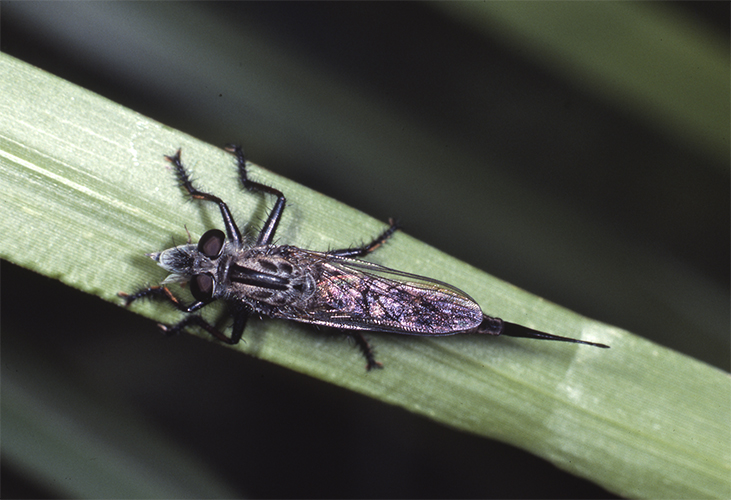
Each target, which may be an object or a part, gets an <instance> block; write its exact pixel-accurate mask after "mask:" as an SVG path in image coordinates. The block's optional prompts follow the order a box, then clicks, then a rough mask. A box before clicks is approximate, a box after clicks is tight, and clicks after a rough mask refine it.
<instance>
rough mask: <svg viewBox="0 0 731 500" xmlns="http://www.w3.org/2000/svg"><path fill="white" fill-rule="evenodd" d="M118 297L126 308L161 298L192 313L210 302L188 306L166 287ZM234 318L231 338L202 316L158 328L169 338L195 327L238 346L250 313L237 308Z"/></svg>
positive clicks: (189, 317)
mask: <svg viewBox="0 0 731 500" xmlns="http://www.w3.org/2000/svg"><path fill="white" fill-rule="evenodd" d="M117 295H119V296H120V297H122V298H123V299H124V302H125V304H124V305H125V306H129V305H130V304H131V303H132V302H134V301H136V300H138V299H142V298H148V297H149V298H154V297H160V298H162V299H164V300H167V301H168V302H170V303H172V304H173V305H174V306H175V308H176V309H178V310H179V311H182V312H186V313H190V312H195V311H197V310H198V309H200V308H201V307H203V306H205V305H207V304H209V303H210V302H203V301H196V302H193V303H192V304H191V305H189V306H186V305H185V304H183V303H182V302H181V301H180V299H178V298H177V297H176V296H175V294H173V292H171V291H170V289H169V288H168V287H166V286H151V287H149V288H145V289H144V290H140V291H139V292H136V293H133V294H127V293H124V292H119V293H118V294H117ZM233 316H234V325H233V330H232V331H231V336H230V337H229V336H227V335H226V334H224V333H223V332H221V331H220V330H219V329H217V328H216V327H215V326H213V325H211V324H210V323H208V322H207V321H206V320H205V319H203V318H202V317H201V316H198V315H193V316H188V317H187V318H185V319H183V320H181V321H180V322H178V323H176V324H175V325H165V324H162V323H158V325H157V326H158V328H160V330H161V331H162V332H163V333H164V334H165V335H167V336H172V335H178V334H179V333H182V332H183V331H185V328H186V327H187V326H189V325H194V326H198V327H200V328H202V329H203V330H205V331H207V332H208V333H209V334H211V336H212V337H214V338H215V339H217V340H219V341H221V342H224V343H226V344H230V345H233V344H238V342H239V340H241V336H242V335H243V333H244V328H245V327H246V321H247V320H248V319H249V311H248V310H247V309H245V308H243V307H240V308H236V310H234V311H233Z"/></svg>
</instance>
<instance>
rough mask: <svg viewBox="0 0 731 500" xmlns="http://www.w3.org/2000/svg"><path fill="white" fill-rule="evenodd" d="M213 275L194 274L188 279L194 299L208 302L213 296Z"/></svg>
mask: <svg viewBox="0 0 731 500" xmlns="http://www.w3.org/2000/svg"><path fill="white" fill-rule="evenodd" d="M213 287H214V282H213V276H211V275H210V274H196V275H195V276H193V278H192V279H191V280H190V293H192V294H193V297H195V300H200V301H201V302H208V301H210V300H211V299H212V298H213Z"/></svg>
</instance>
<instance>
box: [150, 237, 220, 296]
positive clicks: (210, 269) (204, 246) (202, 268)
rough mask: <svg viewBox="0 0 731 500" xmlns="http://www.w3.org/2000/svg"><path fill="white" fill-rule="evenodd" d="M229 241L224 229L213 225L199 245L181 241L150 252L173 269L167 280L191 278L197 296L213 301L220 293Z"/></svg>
mask: <svg viewBox="0 0 731 500" xmlns="http://www.w3.org/2000/svg"><path fill="white" fill-rule="evenodd" d="M225 245H226V235H225V234H224V232H223V231H221V230H219V229H211V230H209V231H206V232H205V233H204V234H203V236H201V239H200V241H198V244H197V245H193V244H187V245H179V246H177V247H173V248H168V249H167V250H163V251H162V252H155V253H151V254H148V255H149V257H150V258H152V259H153V260H154V261H155V262H157V264H158V265H159V266H160V267H162V268H163V269H165V270H166V271H168V272H169V273H170V275H169V276H168V277H167V278H165V280H164V281H163V283H185V282H190V292H191V293H192V294H193V297H194V298H195V299H196V300H198V301H201V302H210V301H211V300H212V299H214V298H215V297H216V296H217V292H218V290H216V282H217V280H216V276H217V275H218V268H219V262H218V261H219V257H221V254H222V253H223V251H224V247H225Z"/></svg>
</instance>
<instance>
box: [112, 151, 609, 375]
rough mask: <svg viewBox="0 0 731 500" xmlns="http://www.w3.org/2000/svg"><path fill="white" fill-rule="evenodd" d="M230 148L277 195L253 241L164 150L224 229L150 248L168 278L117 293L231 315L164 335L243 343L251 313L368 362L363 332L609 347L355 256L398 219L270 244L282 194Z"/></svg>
mask: <svg viewBox="0 0 731 500" xmlns="http://www.w3.org/2000/svg"><path fill="white" fill-rule="evenodd" d="M226 150H227V151H229V152H231V153H233V155H234V156H235V157H236V160H237V163H238V168H239V178H240V180H241V183H242V184H243V187H244V188H245V189H248V190H250V191H258V192H262V193H268V194H272V195H274V196H276V198H277V201H276V202H275V204H274V207H273V208H272V210H271V212H270V213H269V217H268V218H267V220H266V223H265V224H264V226H263V227H262V229H261V231H260V232H259V235H258V237H257V238H256V241H255V242H254V243H252V242H251V241H247V240H246V239H244V238H243V237H242V236H241V232H240V231H239V228H238V227H237V226H236V222H235V221H234V218H233V216H232V215H231V211H230V210H229V208H228V206H227V205H226V203H224V202H223V201H222V200H221V199H220V198H218V197H217V196H214V195H212V194H209V193H204V192H202V191H199V190H198V189H196V188H195V187H194V186H193V183H192V182H191V180H190V176H189V175H188V172H187V171H186V169H185V167H184V166H183V164H182V162H181V160H180V150H178V151H177V152H176V153H175V154H174V155H173V156H166V157H165V158H166V159H167V160H168V161H169V162H170V163H171V164H172V165H173V167H174V170H175V174H176V175H177V177H178V180H179V181H180V185H181V186H182V187H183V189H185V191H186V192H187V194H188V195H189V196H190V197H192V198H194V199H197V200H204V201H209V202H213V203H216V204H217V205H218V207H219V208H220V210H221V216H222V218H223V224H224V227H225V229H226V232H225V233H224V232H223V231H221V230H220V229H211V230H209V231H207V232H206V233H204V234H203V236H202V237H201V239H200V240H199V241H198V243H197V244H191V243H190V242H188V244H185V245H180V246H176V247H173V248H169V249H167V250H163V251H162V252H156V253H152V254H149V256H150V257H151V258H152V259H153V260H155V261H156V262H157V263H158V264H159V265H160V266H161V267H162V268H163V269H165V270H166V271H168V272H169V273H170V275H169V276H168V277H167V278H166V279H165V280H164V281H163V284H162V285H161V286H152V287H149V288H146V289H144V290H140V291H138V292H136V293H133V294H125V293H120V294H119V295H120V296H121V297H123V298H124V299H125V303H126V305H129V304H131V303H132V302H134V301H136V300H138V299H141V298H143V297H160V298H163V299H165V300H168V301H169V302H171V303H172V304H173V305H174V306H175V307H177V308H178V309H179V310H181V311H183V312H186V313H193V312H195V311H198V310H199V309H201V308H202V307H204V306H206V305H208V304H210V303H211V302H213V301H215V300H222V301H224V302H226V303H227V305H228V307H229V310H230V312H231V314H232V316H233V327H232V330H231V334H230V335H225V334H224V333H223V332H221V331H220V330H219V329H217V328H216V327H215V326H213V325H211V324H210V323H208V322H207V321H206V320H205V319H203V318H202V317H201V316H199V315H195V314H192V315H189V316H187V317H186V318H185V319H183V320H182V321H180V322H179V323H177V324H175V325H162V324H161V325H158V326H159V327H160V329H161V330H162V331H163V332H164V333H165V334H167V335H175V334H178V333H180V332H182V331H184V330H185V329H186V328H187V327H189V326H198V327H200V328H202V329H203V330H205V331H207V332H208V333H210V334H211V335H212V336H213V337H215V338H216V339H218V340H220V341H221V342H225V343H227V344H236V343H238V342H239V340H240V339H241V336H242V334H243V332H244V328H245V326H246V321H247V319H248V318H249V316H250V315H251V314H252V313H254V314H257V315H259V316H268V317H271V318H283V319H289V320H293V321H299V322H301V323H310V324H313V325H320V326H325V327H333V328H337V329H339V330H342V331H343V332H344V333H346V334H349V335H351V336H352V337H353V338H354V339H355V341H356V343H357V345H358V347H359V348H360V350H361V351H362V353H363V356H364V357H365V359H366V361H367V369H368V370H371V369H373V368H380V367H381V366H382V365H381V363H379V362H378V361H376V358H375V356H374V354H373V350H372V348H371V346H370V345H369V343H368V341H367V340H366V339H365V337H364V336H363V334H362V333H361V332H363V331H376V332H388V333H397V334H403V335H423V336H443V335H455V334H458V333H482V334H487V335H508V336H513V337H528V338H536V339H544V340H558V341H563V342H573V343H577V344H586V345H592V346H596V347H608V346H606V345H604V344H597V343H594V342H587V341H583V340H576V339H571V338H567V337H560V336H558V335H551V334H548V333H543V332H539V331H536V330H532V329H530V328H527V327H524V326H520V325H516V324H513V323H508V322H505V321H503V320H501V319H499V318H494V317H491V316H487V315H485V314H483V312H482V310H481V309H480V306H479V305H478V304H477V303H476V302H475V301H474V300H473V299H472V298H470V296H469V295H467V294H466V293H464V292H463V291H461V290H459V289H457V288H455V287H453V286H452V285H448V284H447V283H443V282H441V281H437V280H433V279H430V278H425V277H423V276H417V275H415V274H409V273H405V272H401V271H396V270H394V269H389V268H387V267H383V266H379V265H377V264H373V263H371V262H366V261H363V260H358V259H356V257H364V256H366V255H368V254H370V253H371V252H373V251H374V250H376V249H377V248H378V247H380V246H381V245H382V244H383V243H384V242H385V241H386V240H387V239H388V238H390V237H391V236H392V235H393V233H394V232H395V231H396V230H397V229H398V226H397V225H396V224H395V223H394V222H393V221H391V222H390V226H389V227H388V229H386V230H385V231H384V232H383V233H382V234H381V235H380V236H378V237H377V238H376V239H374V240H373V241H372V242H371V243H369V244H367V245H363V246H360V247H352V248H343V249H341V250H329V251H327V252H316V251H312V250H304V249H302V248H298V247H295V246H290V245H273V244H272V240H273V238H274V233H275V232H276V230H277V226H278V224H279V221H280V219H281V217H282V212H283V211H284V206H285V204H286V199H285V197H284V194H283V193H282V192H281V191H279V190H277V189H275V188H272V187H269V186H266V185H264V184H260V183H258V182H254V181H252V180H250V179H249V178H248V175H247V172H246V159H245V158H244V154H243V151H242V150H241V148H240V147H238V146H228V147H227V148H226ZM186 282H187V283H188V284H189V287H190V291H191V294H192V295H193V298H194V299H195V300H194V302H193V303H192V304H190V305H185V304H184V303H183V302H182V301H181V300H180V299H178V298H177V297H176V296H175V295H174V294H173V293H172V292H171V291H170V289H169V288H168V287H167V286H166V285H167V284H168V283H181V284H183V283H186Z"/></svg>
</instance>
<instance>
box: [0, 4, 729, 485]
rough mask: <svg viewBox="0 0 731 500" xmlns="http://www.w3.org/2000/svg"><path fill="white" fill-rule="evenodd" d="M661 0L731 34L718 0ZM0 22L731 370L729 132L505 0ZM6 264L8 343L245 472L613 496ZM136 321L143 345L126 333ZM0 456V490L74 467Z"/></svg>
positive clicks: (594, 309)
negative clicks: (610, 88) (599, 71)
mask: <svg viewBox="0 0 731 500" xmlns="http://www.w3.org/2000/svg"><path fill="white" fill-rule="evenodd" d="M527 5H530V4H527ZM554 5H556V6H557V7H558V6H559V5H562V7H561V8H566V5H564V4H554ZM656 8H657V9H659V11H658V12H661V15H662V16H671V17H672V18H673V19H678V20H681V21H682V22H683V23H689V24H688V25H691V26H697V27H700V28H702V30H706V31H708V32H709V33H713V34H716V35H718V36H720V37H723V38H724V39H726V44H725V48H726V56H728V35H729V15H730V13H729V4H728V3H727V2H688V3H684V2H672V3H664V4H662V5H656ZM570 28H571V29H573V28H574V27H573V26H570V27H569V26H567V31H570ZM0 29H1V32H0V37H1V38H0V42H1V48H2V50H3V51H4V52H6V53H8V54H10V55H12V56H14V57H17V58H19V59H21V60H24V61H26V62H28V63H30V64H33V65H36V66H38V67H40V68H42V69H44V70H46V71H49V72H51V73H53V74H56V75H58V76H60V77H62V78H65V79H67V80H69V81H71V82H73V83H76V84H78V85H80V86H83V87H85V88H88V89H90V90H92V91H94V92H97V93H99V94H101V95H103V96H106V97H108V98H109V99H112V100H114V101H116V102H118V103H120V104H123V105H125V106H127V107H129V108H131V109H133V110H136V111H138V112H140V113H142V114H144V115H147V116H150V117H152V118H154V119H156V120H158V121H160V122H162V123H164V124H166V125H168V126H170V127H173V128H176V129H180V130H183V131H185V132H187V133H189V134H191V135H192V136H195V137H197V138H200V139H201V140H204V141H207V142H210V143H211V144H216V145H223V144H225V143H228V142H240V143H242V144H244V146H245V148H246V151H247V154H248V157H249V158H250V160H251V161H253V162H255V163H257V164H260V165H262V166H264V167H266V168H269V169H271V170H273V171H275V172H277V173H279V174H282V175H285V176H287V177H289V178H292V179H294V180H296V181H297V182H300V183H302V184H305V185H307V186H308V187H311V188H313V189H316V190H318V191H320V192H323V193H325V194H327V195H328V196H331V197H333V198H336V199H338V200H341V201H343V202H345V203H347V204H349V205H351V206H354V207H356V208H358V209H360V210H362V211H364V212H366V213H368V214H371V215H373V216H374V217H377V218H379V219H381V220H384V221H385V220H387V219H388V217H390V216H397V217H398V218H399V220H400V221H401V222H402V223H403V225H404V226H405V230H406V231H407V232H408V233H409V234H411V235H413V236H415V237H417V238H419V239H421V240H423V241H425V242H427V243H429V244H431V245H433V246H435V247H437V248H439V249H441V250H443V251H445V252H447V253H449V254H451V255H453V256H455V257H458V258H460V259H462V260H464V261H466V262H469V263H470V264H472V265H474V266H476V267H478V268H480V269H483V270H485V271H487V272H489V273H491V274H494V275H495V276H498V277H500V278H502V279H504V280H506V281H509V282H511V283H513V284H515V285H517V286H519V287H521V288H524V289H527V290H529V291H531V292H533V293H535V294H537V295H540V296H542V297H545V298H547V299H549V300H551V301H553V302H556V303H558V304H561V305H563V306H566V307H568V308H571V309H573V310H576V311H578V312H580V313H582V314H585V315H587V316H590V317H593V318H596V319H599V320H602V321H605V322H607V323H610V324H614V325H616V326H620V327H622V328H626V329H628V330H630V331H632V332H633V333H636V334H638V335H642V336H644V337H647V338H649V339H651V340H653V341H655V342H657V343H660V344H663V345H666V346H670V347H672V348H674V349H677V350H680V351H681V352H684V353H687V354H689V355H691V356H694V357H696V358H698V359H701V360H703V361H706V362H708V363H711V364H713V365H715V366H718V367H720V368H722V369H725V370H729V364H730V361H729V356H730V354H729V340H728V333H729V329H728V326H729V325H728V321H729V275H730V272H729V227H730V221H729V218H730V217H729V214H730V212H731V210H730V206H729V164H728V163H729V158H728V151H726V154H723V151H722V152H721V153H719V152H718V151H713V150H710V149H711V148H708V147H706V145H705V143H703V142H698V141H694V140H693V138H690V139H688V140H683V139H685V138H682V139H679V138H678V136H675V135H673V134H672V133H671V132H668V129H667V128H665V127H664V124H659V125H658V126H653V122H652V121H651V120H648V119H645V117H646V114H645V113H644V112H643V111H642V109H640V111H637V108H642V106H639V105H637V104H636V103H630V104H627V103H626V102H623V99H619V98H618V99H616V100H613V99H611V98H608V97H607V94H606V93H603V92H600V91H598V90H597V85H593V84H592V81H591V79H586V80H582V79H580V78H576V76H575V74H572V73H571V72H569V71H564V69H563V67H562V65H561V64H551V63H550V62H549V63H546V64H542V63H541V62H540V61H539V59H537V58H536V56H535V55H534V54H530V53H528V50H527V49H526V46H525V45H522V44H520V43H516V42H515V40H516V38H515V37H510V36H506V35H505V30H504V29H503V28H502V26H501V24H500V22H498V21H497V20H496V21H495V22H494V23H493V24H491V23H490V22H486V23H485V26H484V29H482V30H477V29H475V28H474V26H473V25H471V24H470V23H468V22H466V21H464V20H463V18H460V17H459V16H458V15H457V14H454V13H450V12H449V9H448V8H445V7H444V4H420V3H333V2H331V3H269V2H265V3H259V2H242V3H239V2H236V3H226V2H207V3H177V2H171V3H144V2H139V3H137V2H136V3H60V4H56V3H36V2H17V3H16V2H4V3H3V4H2V17H1V18H0ZM612 29H613V28H612V27H608V28H607V30H608V31H607V32H602V33H598V34H597V36H602V37H608V40H610V41H611V36H612V31H611V30H612ZM614 29H617V36H620V32H621V31H622V30H621V29H619V28H617V27H615V28H614ZM632 50H636V51H639V52H642V51H643V47H641V46H640V47H633V48H632ZM658 71H662V68H659V70H658ZM618 79H620V78H618ZM698 86H699V88H701V89H702V88H703V85H702V82H701V83H699V84H698ZM726 88H728V86H727V87H726ZM661 90H662V89H659V90H658V91H661ZM726 100H727V101H728V95H726ZM719 105H720V106H722V105H725V106H728V102H726V103H720V104H719ZM659 122H662V120H659ZM661 125H663V126H661ZM726 127H728V124H726ZM727 146H728V142H726V148H727ZM175 147H176V145H171V149H173V148H175ZM163 153H166V152H165V151H161V154H163ZM425 274H426V273H425ZM2 285H3V286H2V312H3V315H2V327H3V331H4V332H7V331H13V332H26V333H25V335H24V336H23V338H22V339H18V338H9V336H8V335H3V338H2V343H3V347H4V348H5V350H4V351H5V352H4V358H5V359H7V358H8V355H7V354H8V352H9V346H10V347H12V348H14V349H18V350H22V351H23V352H28V353H31V354H33V355H35V354H37V356H38V357H39V359H47V358H52V359H53V362H54V363H60V364H62V365H63V366H64V367H65V368H66V369H68V370H70V371H71V372H72V373H73V374H74V375H75V376H79V377H82V378H83V377H84V376H87V377H89V376H93V377H94V378H95V379H96V381H95V384H96V385H97V386H99V387H107V388H109V391H110V392H114V393H119V394H124V395H125V396H126V397H127V398H128V401H129V402H130V404H131V405H133V406H134V407H135V409H136V410H139V411H140V412H142V414H144V415H146V416H147V417H148V418H149V419H150V420H151V421H152V422H154V423H155V424H156V425H157V426H158V427H159V428H160V429H161V432H162V433H164V434H165V435H167V436H169V437H171V439H173V440H175V441H178V442H181V443H184V446H185V447H186V448H187V449H189V450H192V451H193V453H195V454H196V455H197V456H199V457H201V458H202V460H204V461H205V463H206V464H207V465H208V466H209V467H211V468H212V469H214V470H216V471H218V472H219V473H220V475H221V476H222V477H223V478H224V480H225V481H226V482H227V483H228V484H230V485H232V487H233V488H234V489H236V491H241V492H243V493H245V494H247V495H249V496H254V497H270V498H271V497H425V498H426V497H483V498H487V497H490V498H492V497H516V498H517V497H535V498H538V497H543V498H554V497H555V498H558V497H563V498H566V497H575V498H579V497H584V498H595V497H596V498H598V497H607V496H609V494H608V493H607V492H606V491H604V490H602V489H601V488H599V487H597V486H594V485H592V484H590V483H587V482H586V481H583V480H582V479H579V478H576V477H574V476H570V475H567V474H564V473H563V472H561V471H558V470H556V469H555V468H554V467H553V466H552V465H550V464H549V463H547V462H545V461H543V460H541V459H539V458H536V457H534V456H532V455H528V454H525V453H523V452H521V451H519V450H516V449H513V448H512V447H509V446H506V445H503V444H501V443H496V442H491V441H488V440H485V439H480V438H475V437H474V436H470V435H466V434H463V433H460V432H457V431H453V430H450V429H447V428H444V427H442V426H439V425H436V424H434V423H432V422H429V421H427V420H425V419H423V418H420V417H416V416H413V415H411V414H408V413H406V412H404V411H402V410H400V409H398V408H393V407H389V406H386V405H383V404H381V403H378V402H375V401H371V400H369V399H367V398H364V397H361V396H359V395H357V394H353V393H350V392H348V391H345V390H342V389H340V388H337V387H331V386H328V385H326V384H322V383H321V382H318V381H314V380H310V379H308V378H305V377H302V376H300V375H298V374H296V373H293V372H290V371H288V370H286V369H285V368H282V367H279V366H274V365H270V364H268V363H265V362H262V361H259V360H255V359H245V360H243V362H242V359H241V356H240V355H239V354H237V353H235V352H232V351H229V350H227V349H221V348H220V347H218V346H216V345H215V344H211V343H208V342H204V341H201V340H199V339H197V338H194V337H184V338H183V337H181V338H176V339H172V340H171V339H165V338H163V337H162V336H159V335H158V334H157V332H156V330H155V328H154V324H153V323H152V322H150V321H147V320H144V319H142V318H139V317H136V316H135V315H133V314H131V313H129V312H127V311H125V310H123V309H121V308H119V307H117V306H116V305H112V304H108V303H104V302H102V301H99V300H98V299H97V298H95V297H91V296H87V295H84V294H81V293H79V292H77V291H75V290H71V289H69V288H67V287H64V286H62V285H60V284H59V283H58V282H55V281H53V280H50V279H47V278H44V277H40V276H37V275H35V274H33V273H30V272H28V271H25V270H22V269H19V268H17V267H15V266H13V265H10V264H7V263H5V262H3V263H2ZM49 324H52V325H53V328H52V329H51V328H49V326H48V325H49ZM130 336H134V340H135V342H134V345H136V346H137V348H136V349H135V350H130V349H129V348H127V347H123V346H122V344H119V343H118V342H117V338H119V337H125V338H126V339H127V340H129V337H130ZM126 345H128V344H126V343H125V344H124V346H126ZM212 415H215V417H214V416H212ZM2 466H3V469H2V476H3V482H2V489H3V491H2V496H3V497H12V496H16V497H32V496H36V497H41V496H43V497H54V496H59V495H62V492H63V491H65V490H64V489H63V488H60V489H58V490H55V489H54V488H52V487H49V486H48V485H47V484H39V483H38V482H36V481H34V480H33V479H32V478H31V477H29V475H28V473H27V469H24V468H23V467H22V466H18V465H17V464H13V462H12V461H8V460H3V463H2ZM528 478H530V479H528Z"/></svg>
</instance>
